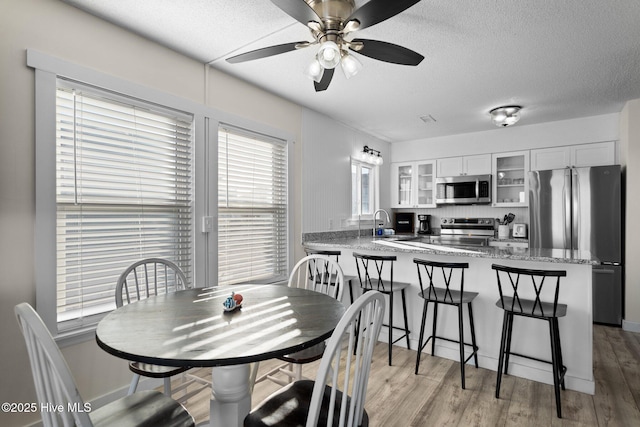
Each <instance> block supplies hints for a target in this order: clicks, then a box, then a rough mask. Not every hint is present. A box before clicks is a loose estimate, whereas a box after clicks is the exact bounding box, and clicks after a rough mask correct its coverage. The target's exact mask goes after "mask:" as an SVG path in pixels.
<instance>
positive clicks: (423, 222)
mask: <svg viewBox="0 0 640 427" xmlns="http://www.w3.org/2000/svg"><path fill="white" fill-rule="evenodd" d="M418 234H431V215H418Z"/></svg>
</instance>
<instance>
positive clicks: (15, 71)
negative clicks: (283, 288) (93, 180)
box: [0, 0, 303, 426]
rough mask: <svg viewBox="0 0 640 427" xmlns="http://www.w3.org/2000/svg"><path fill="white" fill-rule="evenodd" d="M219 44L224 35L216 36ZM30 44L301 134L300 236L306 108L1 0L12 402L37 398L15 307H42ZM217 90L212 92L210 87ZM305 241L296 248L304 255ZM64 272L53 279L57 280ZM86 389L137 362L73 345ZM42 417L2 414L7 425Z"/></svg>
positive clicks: (61, 9) (1, 281)
mask: <svg viewBox="0 0 640 427" xmlns="http://www.w3.org/2000/svg"><path fill="white" fill-rule="evenodd" d="M212 42H214V41H212ZM26 49H34V50H37V51H40V52H43V53H46V54H48V55H52V56H55V57H58V58H60V59H64V60H66V61H69V62H73V63H77V64H79V65H82V66H85V67H89V68H93V69H96V70H98V71H101V72H103V73H107V74H110V75H113V76H115V77H118V78H121V79H124V80H127V81H130V82H133V83H138V84H141V85H145V86H147V87H150V88H152V89H156V90H160V91H163V92H166V93H170V94H174V95H178V96H181V97H183V98H186V99H189V100H191V101H194V102H197V103H200V104H207V105H209V106H212V107H214V108H217V109H220V110H222V111H224V112H226V113H229V114H233V115H236V116H239V117H240V118H243V119H245V120H249V121H252V122H258V123H262V124H265V125H266V126H269V127H272V128H277V129H281V130H283V131H285V132H287V133H289V134H291V135H293V136H294V139H295V140H296V144H295V146H296V147H295V153H294V155H293V158H292V159H291V160H292V161H293V162H294V165H295V176H294V177H292V179H293V180H294V183H295V184H294V193H293V195H292V197H293V201H294V221H293V222H294V224H293V226H294V231H295V236H296V237H294V239H295V241H296V242H299V241H300V240H301V238H300V224H301V215H302V214H301V206H302V201H301V187H302V186H301V185H300V184H299V182H300V179H299V177H300V176H301V170H302V161H301V155H302V145H303V143H302V138H301V126H302V109H301V107H300V106H298V105H296V104H292V103H291V102H288V101H285V100H283V99H281V98H278V97H276V96H274V95H271V94H269V93H267V92H264V91H262V90H259V89H257V88H256V87H254V86H251V85H248V84H246V83H243V82H241V81H239V80H237V79H235V78H232V77H229V76H227V75H224V74H222V73H220V72H217V71H215V70H207V69H206V67H205V66H204V65H203V64H201V63H199V62H197V61H194V60H192V59H190V58H187V57H185V56H182V55H180V54H178V53H176V52H174V51H172V50H170V49H167V48H164V47H161V46H160V45H158V44H155V43H152V42H150V41H149V40H146V39H143V38H141V37H139V36H137V35H135V34H133V33H130V32H128V31H125V30H123V29H120V28H118V27H116V26H113V25H111V24H109V23H107V22H105V21H102V20H100V19H97V18H95V17H93V16H91V15H88V14H86V13H84V12H82V11H80V10H78V9H75V8H73V7H71V6H69V5H67V4H65V3H62V2H60V1H58V0H0V55H1V57H0V94H1V96H0V271H2V275H1V276H0V277H1V278H0V342H2V345H0V360H2V381H1V383H0V400H1V401H2V402H35V401H36V396H35V390H34V386H33V381H32V379H31V373H30V368H29V362H28V359H27V353H26V349H25V346H24V341H23V339H22V336H21V335H20V332H19V331H18V327H17V324H16V320H15V317H14V315H13V307H14V305H16V304H17V303H19V302H22V301H26V302H29V303H31V304H35V285H34V262H33V257H34V255H33V254H34V244H35V243H34V228H33V221H34V212H35V180H34V177H35V170H34V159H35V151H34V149H35V143H34V140H35V137H34V129H35V123H34V120H35V119H34V111H35V106H34V81H35V80H34V71H33V69H31V68H28V67H27V66H26ZM206 88H208V90H207V89H206ZM301 253H302V248H301V246H300V245H296V256H300V254H301ZM54 280H55V278H52V279H51V283H52V286H53V284H54ZM63 352H64V354H65V357H66V358H67V360H68V362H69V365H70V366H71V369H72V371H73V374H74V377H75V379H76V381H77V383H78V387H79V389H80V392H81V393H82V395H83V396H84V397H85V399H87V400H92V399H94V398H97V397H99V396H101V395H103V394H105V393H108V392H110V391H112V390H114V389H116V388H118V387H123V386H126V385H127V384H128V383H129V381H130V379H131V376H130V373H129V371H128V369H127V363H126V362H124V361H122V360H119V359H116V358H114V357H113V356H110V355H108V354H106V353H105V352H104V351H102V350H100V349H99V348H98V346H97V345H96V344H95V342H94V341H93V340H91V341H88V342H84V343H82V344H77V345H72V346H69V347H66V348H64V349H63ZM38 418H39V415H38V414H8V413H0V425H2V426H15V425H24V424H27V423H29V422H32V421H34V420H36V419H38Z"/></svg>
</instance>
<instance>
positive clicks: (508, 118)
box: [489, 105, 522, 127]
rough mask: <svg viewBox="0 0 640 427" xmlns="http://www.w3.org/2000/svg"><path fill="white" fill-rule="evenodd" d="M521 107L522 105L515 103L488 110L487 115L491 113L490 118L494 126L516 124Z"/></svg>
mask: <svg viewBox="0 0 640 427" xmlns="http://www.w3.org/2000/svg"><path fill="white" fill-rule="evenodd" d="M521 109H522V107H519V106H517V105H509V106H505V107H498V108H494V109H493V110H491V111H489V115H491V120H492V121H493V123H494V124H495V125H496V126H498V127H507V126H511V125H514V124H516V123H517V122H518V120H520V110H521Z"/></svg>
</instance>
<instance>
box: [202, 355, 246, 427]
mask: <svg viewBox="0 0 640 427" xmlns="http://www.w3.org/2000/svg"><path fill="white" fill-rule="evenodd" d="M249 366H250V365H230V366H220V367H215V368H212V369H211V381H212V383H211V384H212V385H211V402H210V407H209V417H210V418H209V425H210V426H211V427H232V426H238V427H241V426H242V424H243V422H244V418H245V417H246V416H247V414H248V413H249V412H250V411H251V391H250V390H249V373H250V369H249Z"/></svg>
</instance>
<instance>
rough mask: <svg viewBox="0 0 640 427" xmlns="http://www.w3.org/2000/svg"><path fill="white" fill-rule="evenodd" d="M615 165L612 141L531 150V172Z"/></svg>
mask: <svg viewBox="0 0 640 427" xmlns="http://www.w3.org/2000/svg"><path fill="white" fill-rule="evenodd" d="M614 164H616V145H615V142H614V141H608V142H597V143H593V144H580V145H567V146H562V147H552V148H542V149H538V150H531V170H547V169H562V168H566V167H569V166H575V167H582V166H605V165H614Z"/></svg>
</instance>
